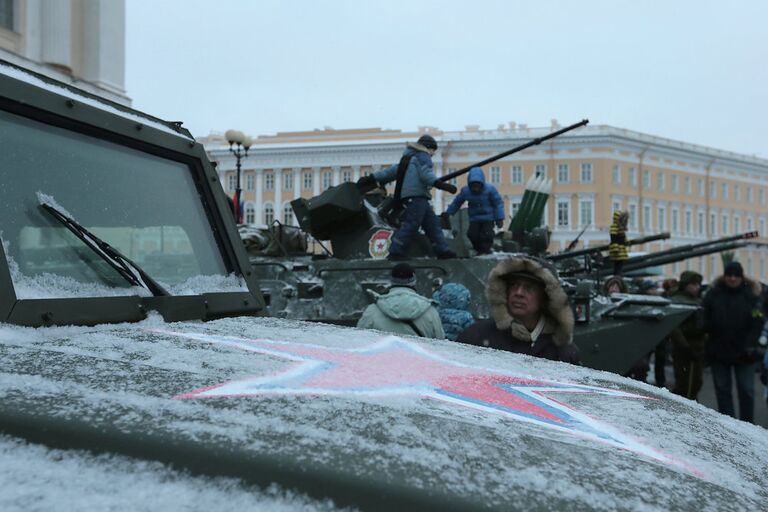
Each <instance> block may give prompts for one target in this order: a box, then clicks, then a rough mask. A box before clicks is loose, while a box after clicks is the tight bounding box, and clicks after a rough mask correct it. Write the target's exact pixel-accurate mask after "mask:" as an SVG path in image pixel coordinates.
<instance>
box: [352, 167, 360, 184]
mask: <svg viewBox="0 0 768 512" xmlns="http://www.w3.org/2000/svg"><path fill="white" fill-rule="evenodd" d="M359 179H360V166H359V165H353V166H352V180H353V181H355V182H356V181H357V180H359Z"/></svg>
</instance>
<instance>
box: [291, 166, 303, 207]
mask: <svg viewBox="0 0 768 512" xmlns="http://www.w3.org/2000/svg"><path fill="white" fill-rule="evenodd" d="M301 186H302V175H301V168H300V167H294V168H293V198H294V199H298V198H300V197H301Z"/></svg>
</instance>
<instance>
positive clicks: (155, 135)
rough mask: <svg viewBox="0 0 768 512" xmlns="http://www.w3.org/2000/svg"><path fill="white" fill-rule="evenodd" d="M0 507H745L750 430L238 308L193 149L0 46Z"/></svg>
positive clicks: (503, 362) (652, 394) (417, 346)
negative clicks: (32, 68)
mask: <svg viewBox="0 0 768 512" xmlns="http://www.w3.org/2000/svg"><path fill="white" fill-rule="evenodd" d="M0 147H2V149H3V165H2V168H1V170H0V172H1V173H2V178H3V179H2V185H0V211H1V212H2V215H0V237H2V246H1V247H2V250H1V251H0V454H2V460H3V464H2V465H0V487H1V488H2V491H0V509H2V510H3V511H12V512H16V511H29V510H179V511H181V510H184V511H188V510H200V511H203V510H206V511H207V510H264V509H269V510H335V509H341V508H346V509H358V510H441V511H445V510H473V511H474V510H531V509H537V510H617V509H623V510H633V509H634V510H641V509H642V510H725V509H736V510H758V509H760V508H761V507H762V506H763V504H764V503H765V502H766V499H768V492H767V491H766V487H765V482H766V481H768V473H767V472H766V471H767V470H766V468H768V452H766V450H765V444H766V441H768V439H767V438H766V433H765V431H764V430H763V429H761V428H759V427H755V426H753V425H746V424H742V423H740V422H737V421H736V420H734V419H732V418H728V417H724V416H721V415H719V414H717V413H715V412H714V411H711V410H708V409H705V408H703V407H700V406H698V405H697V404H694V403H692V402H689V401H687V400H684V399H682V398H678V397H674V396H671V395H670V394H669V393H666V392H663V391H659V390H657V389H655V388H651V387H649V386H645V385H641V384H639V383H637V382H633V381H630V380H627V379H624V378H622V377H619V376H617V375H614V374H610V373H607V372H599V371H595V370H593V369H590V368H583V367H577V366H571V365H568V364H564V363H557V362H553V361H546V360H540V359H535V358H530V357H526V356H520V355H515V354H509V353H500V352H497V351H494V350H489V349H482V348H478V347H469V346H464V345H459V344H456V343H452V342H449V341H447V340H426V339H421V338H416V337H394V336H382V335H381V334H380V333H375V332H371V331H363V330H357V329H351V328H344V327H338V326H332V325H325V324H319V323H308V322H299V321H294V320H285V319H277V318H269V317H262V316H258V315H261V314H262V313H263V312H264V302H263V300H262V296H261V294H260V291H259V290H260V289H261V288H268V284H265V283H263V282H260V281H258V280H256V279H255V277H254V274H253V272H252V271H251V270H250V268H251V266H250V264H249V262H248V260H247V258H246V254H245V251H244V249H243V247H242V245H241V243H240V241H239V238H238V235H237V231H236V230H235V226H234V223H233V221H232V217H231V214H230V213H229V212H228V209H227V205H226V203H225V197H224V194H223V192H222V191H221V189H220V186H219V184H218V181H217V179H216V176H215V174H214V172H213V169H212V168H211V166H210V164H209V163H208V161H207V160H206V158H205V154H204V152H203V149H202V147H200V146H199V145H197V144H196V143H195V142H194V141H193V140H192V138H191V137H190V136H189V134H188V133H187V132H186V131H185V130H183V129H181V128H179V127H178V126H176V125H173V124H168V123H164V122H162V121H159V120H157V119H154V118H151V117H149V116H146V115H144V114H141V113H139V112H135V111H132V110H128V109H125V108H123V107H119V106H116V105H112V104H109V103H106V102H103V101H101V100H98V99H97V98H94V97H91V96H89V95H87V94H86V93H83V92H80V91H77V90H74V89H71V88H67V87H66V86H63V85H62V84H58V83H54V82H51V81H49V80H47V79H45V78H42V77H39V76H37V75H34V74H31V73H28V72H25V71H24V70H20V69H18V68H15V67H13V66H11V65H9V64H6V63H2V62H0Z"/></svg>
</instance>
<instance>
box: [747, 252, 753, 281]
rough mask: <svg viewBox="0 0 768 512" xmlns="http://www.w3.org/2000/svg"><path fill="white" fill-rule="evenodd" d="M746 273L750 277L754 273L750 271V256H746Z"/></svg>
mask: <svg viewBox="0 0 768 512" xmlns="http://www.w3.org/2000/svg"><path fill="white" fill-rule="evenodd" d="M747 275H748V276H749V277H752V276H753V275H754V274H753V273H752V256H748V257H747Z"/></svg>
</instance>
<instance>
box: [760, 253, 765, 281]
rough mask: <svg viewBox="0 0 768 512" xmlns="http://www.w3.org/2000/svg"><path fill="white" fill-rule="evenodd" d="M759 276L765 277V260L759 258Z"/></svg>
mask: <svg viewBox="0 0 768 512" xmlns="http://www.w3.org/2000/svg"><path fill="white" fill-rule="evenodd" d="M760 277H761V278H762V279H765V260H764V259H763V258H760Z"/></svg>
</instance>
